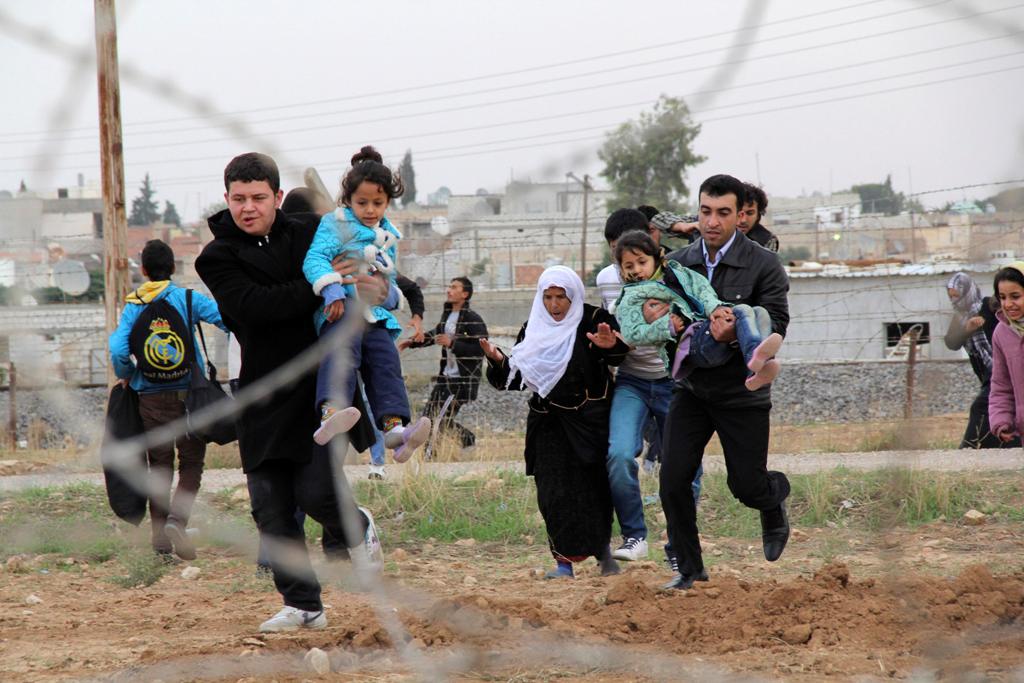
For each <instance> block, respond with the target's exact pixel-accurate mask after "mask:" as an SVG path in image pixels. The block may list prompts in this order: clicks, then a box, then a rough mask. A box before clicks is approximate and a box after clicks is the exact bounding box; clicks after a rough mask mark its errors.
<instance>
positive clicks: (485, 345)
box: [480, 339, 505, 363]
mask: <svg viewBox="0 0 1024 683" xmlns="http://www.w3.org/2000/svg"><path fill="white" fill-rule="evenodd" d="M480 348H481V349H483V351H484V355H485V356H487V358H488V359H489V360H493V361H494V362H495V363H500V362H501V361H502V359H503V358H505V354H503V353H502V352H501V349H499V348H498V347H497V346H495V345H494V344H492V343H491V342H489V341H488V340H486V339H481V340H480Z"/></svg>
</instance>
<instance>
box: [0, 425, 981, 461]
mask: <svg viewBox="0 0 1024 683" xmlns="http://www.w3.org/2000/svg"><path fill="white" fill-rule="evenodd" d="M966 422H967V416H966V414H953V415H939V416H935V417H923V418H916V419H914V420H911V421H901V420H878V421H871V422H849V423H834V422H831V423H818V424H804V425H784V424H776V425H773V426H772V438H771V447H770V448H771V452H772V453H796V454H799V453H850V452H861V451H881V450H921V449H950V448H956V447H957V446H958V445H959V443H960V436H961V435H962V433H963V429H964V425H965V424H966ZM471 427H472V425H471ZM476 431H477V445H476V447H475V448H474V449H472V450H471V451H468V452H463V451H462V449H461V448H460V447H459V444H458V443H457V442H456V441H455V440H454V439H453V438H451V437H450V436H447V435H444V434H442V435H441V436H440V438H439V439H438V441H437V443H436V445H435V448H434V454H433V460H435V461H437V462H458V461H508V460H518V459H519V458H521V457H522V455H523V434H522V433H520V432H489V431H486V430H483V429H477V430H476ZM707 452H708V453H710V454H717V455H720V454H721V453H722V447H721V444H720V443H719V441H718V438H717V437H712V439H711V443H710V444H709V445H708V451H707ZM0 460H18V461H22V462H27V463H37V464H39V465H44V466H48V467H60V468H61V469H66V470H73V471H97V470H98V469H99V460H98V457H97V452H96V448H90V449H84V450H83V449H77V448H73V447H67V448H63V449H39V448H29V449H27V450H26V449H11V448H9V447H0ZM347 462H348V463H349V464H359V463H368V462H369V453H368V452H367V453H363V454H359V453H355V452H354V451H350V452H349V455H348V460H347ZM206 467H207V469H226V468H238V467H241V461H240V459H239V456H238V446H237V445H236V444H229V445H227V446H217V445H210V446H208V447H207V450H206ZM0 474H2V473H0Z"/></svg>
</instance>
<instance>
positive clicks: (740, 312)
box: [689, 304, 772, 368]
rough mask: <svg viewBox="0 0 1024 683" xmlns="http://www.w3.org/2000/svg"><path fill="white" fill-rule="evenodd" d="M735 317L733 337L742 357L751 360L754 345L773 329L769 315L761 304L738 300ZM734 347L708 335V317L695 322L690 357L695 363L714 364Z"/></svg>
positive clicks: (723, 360)
mask: <svg viewBox="0 0 1024 683" xmlns="http://www.w3.org/2000/svg"><path fill="white" fill-rule="evenodd" d="M732 312H733V315H734V316H735V317H736V341H737V342H738V343H739V347H740V353H742V354H743V360H744V361H745V362H747V363H749V362H750V357H751V356H752V355H753V354H754V349H756V348H757V345H758V344H760V343H761V342H763V341H764V339H765V337H767V336H768V335H770V334H771V333H772V319H771V316H769V315H768V311H766V310H765V309H764V308H762V307H761V306H748V305H747V304H739V305H736V306H733V309H732ZM733 352H734V349H733V347H732V345H731V344H726V343H723V342H719V341H715V338H714V337H712V336H711V321H709V320H703V321H701V322H698V323H694V327H693V330H692V332H691V336H690V352H689V361H690V362H691V363H692V364H693V366H694V367H698V368H716V367H718V366H720V365H725V364H726V363H727V362H729V358H730V357H731V356H732V354H733Z"/></svg>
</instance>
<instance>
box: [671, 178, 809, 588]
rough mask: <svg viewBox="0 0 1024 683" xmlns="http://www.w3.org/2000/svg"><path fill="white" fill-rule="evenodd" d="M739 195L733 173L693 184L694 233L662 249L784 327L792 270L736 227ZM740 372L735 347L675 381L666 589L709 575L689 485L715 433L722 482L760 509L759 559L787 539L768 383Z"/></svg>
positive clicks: (785, 488) (717, 319) (720, 325)
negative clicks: (687, 241) (749, 382)
mask: <svg viewBox="0 0 1024 683" xmlns="http://www.w3.org/2000/svg"><path fill="white" fill-rule="evenodd" d="M744 196H745V195H744V187H743V183H742V182H740V181H739V180H737V179H736V178H733V177H732V176H727V175H716V176H712V177H710V178H708V179H707V180H705V181H704V183H703V184H702V185H701V186H700V219H699V230H700V235H701V238H700V239H699V240H697V241H696V242H694V243H693V244H691V245H690V246H688V247H685V248H683V249H680V250H678V251H675V252H673V253H671V254H669V255H668V258H670V259H673V260H675V261H678V262H679V263H680V264H681V265H683V266H684V267H686V268H691V269H693V270H695V271H697V272H698V273H700V274H701V275H704V276H706V277H707V278H708V280H710V281H711V286H712V287H714V289H715V292H716V293H717V294H718V298H719V299H721V300H722V301H724V302H726V303H728V304H749V305H751V306H763V307H764V308H765V309H767V311H768V313H769V315H770V316H771V319H772V331H773V332H778V333H779V334H782V335H785V333H786V327H787V326H788V325H789V305H788V302H787V292H788V291H789V279H788V277H787V276H786V272H785V270H783V268H782V264H781V263H780V262H779V259H778V257H776V256H775V254H773V253H772V252H770V251H768V250H766V249H763V248H761V247H760V246H758V245H756V244H755V243H754V242H752V241H750V240H749V239H747V237H746V236H744V235H743V233H742V232H740V231H739V230H737V227H736V225H737V219H738V214H739V211H740V209H741V208H742V202H743V198H744ZM727 318H728V316H713V317H712V322H711V332H712V336H714V337H715V339H717V340H719V341H732V340H733V339H734V338H735V336H734V333H733V334H732V338H730V335H729V332H727V328H726V325H725V323H726V322H727ZM747 374H748V370H747V366H746V364H745V363H744V362H743V356H742V354H740V353H739V352H737V353H736V354H735V355H734V356H733V358H732V360H731V361H730V362H729V363H727V364H726V365H723V366H719V367H714V368H706V369H700V368H698V369H694V370H693V372H692V373H691V374H690V375H689V376H688V377H687V378H686V379H685V380H683V381H681V382H680V383H679V384H678V385H677V386H676V389H675V392H674V395H673V397H672V405H671V406H670V407H669V412H668V419H667V422H666V429H665V442H664V448H663V451H662V464H661V479H660V490H661V502H662V506H663V507H664V509H665V517H666V518H667V521H668V535H669V541H670V542H671V545H672V547H673V550H674V552H675V553H676V554H677V558H678V566H679V574H678V575H677V576H676V578H675V579H674V580H673V581H672V582H671V583H669V584H668V585H667V586H666V588H681V589H685V588H690V587H691V586H693V582H694V581H707V580H708V575H707V572H706V571H705V570H704V562H703V559H702V558H701V549H700V540H699V538H698V535H697V508H696V505H695V503H694V500H693V493H692V492H691V490H690V484H691V482H692V481H693V478H694V476H695V475H696V474H697V469H698V468H699V467H700V465H701V460H702V459H703V457H704V448H705V447H706V446H707V443H708V441H709V440H710V439H711V435H712V434H714V433H716V432H717V433H718V438H719V440H720V441H721V442H722V450H723V451H724V453H725V465H726V470H727V471H728V485H729V490H730V491H731V492H732V494H733V495H734V496H735V497H736V498H737V499H738V500H739V501H740V502H741V503H743V504H744V505H746V506H747V507H750V508H754V509H756V510H760V511H761V527H762V541H763V543H764V554H765V558H766V559H768V560H769V561H775V560H777V559H778V558H779V556H780V555H781V554H782V550H783V549H784V548H785V546H786V541H787V540H788V539H789V520H788V517H787V514H786V508H785V505H784V501H785V499H786V497H787V496H788V495H789V480H788V479H787V478H786V475H784V474H783V473H781V472H769V471H768V469H767V463H768V432H769V423H768V417H769V412H770V411H771V407H772V403H771V386H770V385H769V386H765V387H762V388H761V389H758V390H757V391H748V390H747V388H746V386H744V380H745V379H746V377H747Z"/></svg>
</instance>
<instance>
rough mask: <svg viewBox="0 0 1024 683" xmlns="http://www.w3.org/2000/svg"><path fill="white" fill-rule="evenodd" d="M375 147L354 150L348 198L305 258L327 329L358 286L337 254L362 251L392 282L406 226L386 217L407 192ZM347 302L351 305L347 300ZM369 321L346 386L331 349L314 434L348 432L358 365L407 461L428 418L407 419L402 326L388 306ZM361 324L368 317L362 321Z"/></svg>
mask: <svg viewBox="0 0 1024 683" xmlns="http://www.w3.org/2000/svg"><path fill="white" fill-rule="evenodd" d="M383 161H384V160H383V158H382V157H381V155H380V154H379V153H378V152H377V150H375V149H374V148H373V147H370V146H366V147H363V148H362V149H361V150H360V151H359V152H358V153H357V154H356V155H355V156H353V157H352V168H351V169H350V170H349V172H348V173H347V174H346V175H345V177H344V179H343V180H342V183H341V203H342V206H341V207H339V208H338V209H337V210H336V211H334V212H332V213H329V214H327V215H325V216H324V217H323V219H322V220H321V221H320V226H319V227H318V228H317V231H316V236H315V237H314V238H313V243H312V244H311V245H310V247H309V251H308V252H307V253H306V258H305V261H304V262H303V265H302V270H303V273H304V274H305V276H306V279H307V280H308V281H309V283H310V284H311V285H312V286H313V291H314V292H315V293H316V294H318V295H319V296H322V297H323V299H324V305H323V307H322V308H321V309H319V310H318V311H317V313H316V325H317V329H318V331H319V333H320V334H321V335H324V334H330V332H331V330H333V329H334V328H335V327H336V326H338V323H339V322H340V321H341V320H342V318H343V317H344V316H345V315H346V308H348V309H349V312H348V313H347V314H348V315H352V313H351V302H352V299H353V298H354V297H355V294H356V291H355V287H354V286H352V285H343V284H342V283H341V276H340V275H338V274H337V273H336V272H334V270H333V269H332V267H331V262H332V261H333V260H334V259H335V258H336V257H338V256H342V257H345V258H350V259H359V260H362V261H363V262H364V263H365V267H366V270H367V271H368V272H371V273H373V272H380V273H383V274H384V275H385V276H386V277H387V278H388V279H389V280H390V281H391V282H392V283H393V282H394V279H395V257H396V255H397V248H396V245H397V242H398V240H399V239H400V238H401V236H402V234H401V233H400V232H399V231H398V229H397V228H395V226H394V225H392V224H391V222H390V221H388V219H387V218H385V217H384V212H385V211H386V210H387V208H388V205H389V204H390V203H391V201H392V200H394V199H396V198H398V197H401V196H402V190H403V188H402V181H401V179H400V178H398V177H397V176H396V175H394V174H392V173H391V170H390V169H389V168H388V167H387V166H385V165H384V163H383ZM346 304H348V306H346ZM363 315H364V317H365V322H366V326H365V328H364V329H363V330H361V331H358V332H356V334H355V335H354V336H353V338H352V342H351V343H350V345H349V349H348V350H349V353H350V361H351V363H352V368H351V370H349V372H347V373H345V375H344V380H343V381H342V383H341V386H340V387H337V389H336V390H334V391H332V387H331V376H332V372H333V371H332V369H331V366H332V364H333V361H332V358H331V356H330V355H329V356H327V357H326V358H325V359H324V361H323V362H322V363H321V364H320V370H319V372H318V374H317V387H316V396H317V398H316V401H317V408H318V409H319V410H320V413H321V422H320V428H319V429H318V430H317V431H316V432H315V433H314V435H313V438H314V440H315V441H316V442H317V443H319V444H326V443H327V442H328V441H330V440H331V439H332V438H333V437H334V436H336V435H337V434H340V433H343V432H347V431H348V430H349V429H351V428H352V426H353V425H354V424H355V423H356V422H357V421H358V419H359V411H358V410H357V409H355V408H352V407H347V408H344V409H339V406H340V405H345V406H351V405H352V399H353V397H354V396H355V392H356V390H357V386H358V385H357V373H359V374H360V375H361V376H362V378H363V384H364V387H365V389H366V397H367V399H368V400H369V403H370V408H371V410H372V412H373V414H374V416H376V418H377V426H378V428H379V429H380V430H381V431H382V432H383V433H384V445H385V446H386V447H388V448H391V449H394V458H395V462H405V461H406V460H408V459H409V458H410V457H411V456H412V454H413V453H414V452H415V451H416V449H417V448H419V447H420V446H421V445H422V444H423V443H424V442H425V441H426V440H427V437H428V436H429V435H430V420H429V419H427V418H422V417H421V418H420V419H419V420H417V421H416V422H415V423H414V424H412V425H409V424H408V423H409V420H410V412H411V411H410V409H409V397H408V395H407V394H406V391H405V382H404V381H403V379H402V365H401V361H400V360H399V357H398V350H397V349H396V348H395V343H394V342H395V339H397V338H398V336H399V335H400V334H401V331H402V326H401V325H400V324H399V323H398V321H397V320H396V319H395V316H394V315H392V313H391V312H390V311H388V310H387V309H386V308H384V307H382V306H377V305H374V306H367V307H366V308H365V310H364V314H363ZM355 324H362V321H358V322H357V323H355Z"/></svg>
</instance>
